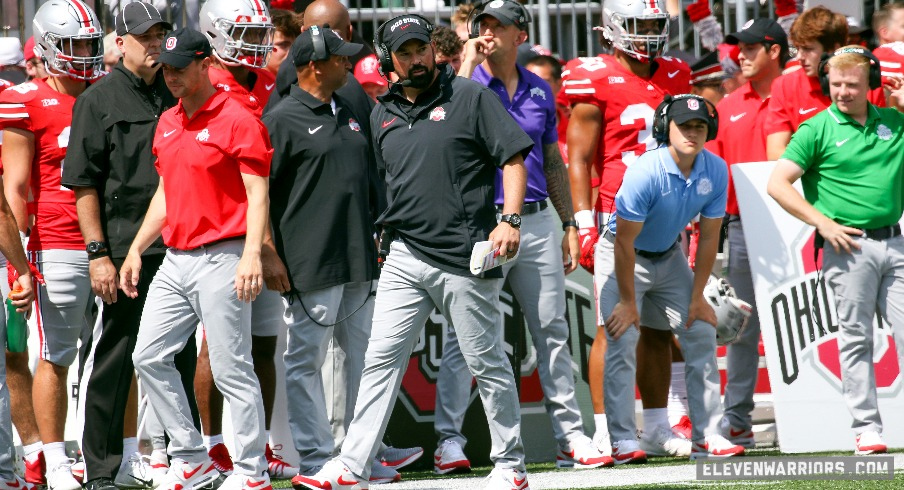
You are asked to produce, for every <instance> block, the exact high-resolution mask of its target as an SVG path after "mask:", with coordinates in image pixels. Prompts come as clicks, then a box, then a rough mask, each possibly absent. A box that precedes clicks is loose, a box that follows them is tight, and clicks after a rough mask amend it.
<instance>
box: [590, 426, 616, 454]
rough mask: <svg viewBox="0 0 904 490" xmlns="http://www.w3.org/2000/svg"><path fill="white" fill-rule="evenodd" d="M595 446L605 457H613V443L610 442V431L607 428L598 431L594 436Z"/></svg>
mask: <svg viewBox="0 0 904 490" xmlns="http://www.w3.org/2000/svg"><path fill="white" fill-rule="evenodd" d="M593 445H594V446H596V450H597V451H599V452H600V454H602V455H603V456H612V442H611V441H610V440H609V431H608V430H607V429H606V428H605V427H603V428H602V429H597V431H596V433H595V434H593Z"/></svg>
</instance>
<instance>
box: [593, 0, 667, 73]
mask: <svg viewBox="0 0 904 490" xmlns="http://www.w3.org/2000/svg"><path fill="white" fill-rule="evenodd" d="M602 20H603V22H602V24H603V25H602V27H594V30H598V31H602V32H603V37H605V38H606V40H608V41H609V42H611V43H612V46H613V47H615V48H616V49H618V50H621V51H623V52H625V53H627V54H628V55H629V56H631V57H633V58H635V59H637V60H639V61H643V62H649V61H651V60H652V59H653V58H656V57H658V56H660V55H661V54H662V52H663V51H664V50H665V47H666V45H667V44H668V42H669V13H668V11H667V10H666V8H665V2H664V1H663V0H605V2H603V19H602ZM650 21H652V22H650Z"/></svg>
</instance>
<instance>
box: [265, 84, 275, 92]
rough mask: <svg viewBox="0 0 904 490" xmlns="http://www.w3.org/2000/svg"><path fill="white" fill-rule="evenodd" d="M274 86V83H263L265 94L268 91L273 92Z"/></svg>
mask: <svg viewBox="0 0 904 490" xmlns="http://www.w3.org/2000/svg"><path fill="white" fill-rule="evenodd" d="M274 85H276V84H275V83H265V84H264V88H265V89H267V92H269V91H271V90H273V86H274Z"/></svg>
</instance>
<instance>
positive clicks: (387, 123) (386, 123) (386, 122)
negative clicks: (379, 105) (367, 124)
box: [380, 117, 398, 129]
mask: <svg viewBox="0 0 904 490" xmlns="http://www.w3.org/2000/svg"><path fill="white" fill-rule="evenodd" d="M396 119H398V118H397V117H394V118H392V119H390V120H388V121H383V122H382V123H381V125H380V127H382V128H384V129H385V128H387V127H388V126H389V125H390V124H392V123H394V122H395V120H396Z"/></svg>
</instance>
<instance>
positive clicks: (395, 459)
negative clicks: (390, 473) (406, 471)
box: [378, 446, 424, 470]
mask: <svg viewBox="0 0 904 490" xmlns="http://www.w3.org/2000/svg"><path fill="white" fill-rule="evenodd" d="M423 455H424V448H422V447H392V446H387V447H386V449H385V450H384V451H383V452H382V453H380V454H379V455H378V458H379V461H380V463H381V464H382V465H383V466H388V467H390V468H392V469H396V470H397V469H399V468H404V467H406V466H408V465H410V464H411V463H414V462H415V461H417V460H418V459H420V457H421V456H423Z"/></svg>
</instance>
